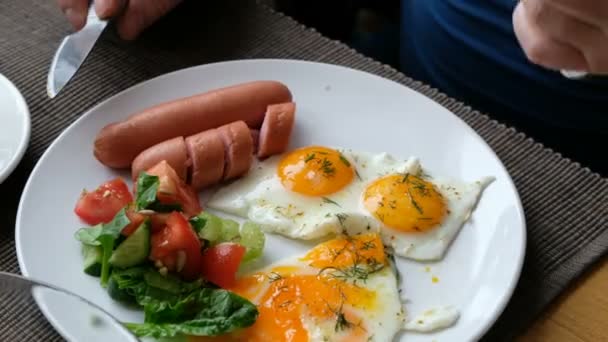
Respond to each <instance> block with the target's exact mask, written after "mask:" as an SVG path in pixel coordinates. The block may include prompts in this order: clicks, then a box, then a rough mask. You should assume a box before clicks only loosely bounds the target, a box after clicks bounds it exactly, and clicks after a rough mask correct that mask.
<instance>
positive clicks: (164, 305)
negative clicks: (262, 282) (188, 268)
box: [125, 288, 258, 338]
mask: <svg viewBox="0 0 608 342" xmlns="http://www.w3.org/2000/svg"><path fill="white" fill-rule="evenodd" d="M144 309H145V313H146V322H145V323H143V324H137V323H126V324H125V326H126V327H127V328H129V329H130V330H131V331H132V332H133V333H134V334H135V335H137V336H140V337H141V336H151V337H155V338H161V337H173V336H176V335H180V334H187V335H196V336H217V335H222V334H226V333H230V332H232V331H235V330H237V329H241V328H245V327H248V326H250V325H252V324H253V323H255V320H256V319H257V316H258V310H257V308H256V306H255V305H254V304H252V303H251V302H249V301H248V300H246V299H244V298H242V297H240V296H238V295H236V294H234V293H232V292H230V291H226V290H222V289H211V288H201V289H199V290H197V291H194V292H192V293H190V294H188V295H187V296H182V297H180V298H178V299H177V300H154V299H153V300H151V301H150V302H149V303H148V304H146V305H145V308H144Z"/></svg>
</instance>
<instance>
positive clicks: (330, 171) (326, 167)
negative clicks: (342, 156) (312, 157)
mask: <svg viewBox="0 0 608 342" xmlns="http://www.w3.org/2000/svg"><path fill="white" fill-rule="evenodd" d="M320 170H321V171H322V172H323V174H325V177H331V176H333V175H334V174H335V173H336V168H335V167H334V164H333V163H332V162H331V161H329V160H328V159H327V158H323V160H322V161H321V168H320Z"/></svg>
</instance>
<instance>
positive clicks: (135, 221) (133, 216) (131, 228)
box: [120, 206, 146, 236]
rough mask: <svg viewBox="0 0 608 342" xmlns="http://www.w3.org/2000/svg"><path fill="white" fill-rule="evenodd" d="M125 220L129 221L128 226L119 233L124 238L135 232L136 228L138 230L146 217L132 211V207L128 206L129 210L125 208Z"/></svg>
mask: <svg viewBox="0 0 608 342" xmlns="http://www.w3.org/2000/svg"><path fill="white" fill-rule="evenodd" d="M127 218H129V221H131V223H129V225H127V226H126V227H124V228H123V229H122V230H121V231H120V233H121V234H122V235H124V236H129V235H131V234H133V233H134V232H135V231H136V230H137V228H139V226H141V224H142V223H144V220H145V219H146V215H144V214H140V213H138V212H136V211H134V210H133V208H132V206H130V207H129V208H127Z"/></svg>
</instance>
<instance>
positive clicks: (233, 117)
mask: <svg viewBox="0 0 608 342" xmlns="http://www.w3.org/2000/svg"><path fill="white" fill-rule="evenodd" d="M291 100H292V96H291V92H290V91H289V89H288V88H287V87H286V86H285V85H284V84H282V83H280V82H275V81H256V82H248V83H243V84H239V85H235V86H231V87H226V88H221V89H217V90H213V91H209V92H206V93H203V94H198V95H193V96H190V97H187V98H181V99H177V100H174V101H170V102H165V103H162V104H159V105H156V106H153V107H150V108H147V109H144V110H143V111H141V112H139V113H136V114H134V115H131V116H130V117H128V118H127V119H125V120H123V121H120V122H115V123H112V124H109V125H107V126H105V127H104V128H103V129H102V130H101V131H100V132H99V133H98V135H97V137H96V138H95V150H94V154H95V157H96V158H97V159H98V160H99V161H100V162H101V163H102V164H104V165H106V166H109V167H113V168H127V167H129V166H130V165H131V162H132V161H133V159H135V157H136V156H137V155H138V154H139V153H140V152H142V151H143V150H145V149H146V148H148V147H150V146H153V145H155V144H158V143H160V142H163V141H165V140H169V139H173V138H176V137H180V136H182V137H186V136H190V135H193V134H197V133H199V132H202V131H205V130H207V129H211V128H217V127H219V126H222V125H225V124H228V123H231V122H234V121H239V120H242V121H244V122H245V123H246V124H247V125H248V126H249V127H251V128H256V129H258V128H260V127H261V125H262V121H263V120H264V116H265V113H266V110H267V107H268V106H269V105H272V104H279V103H284V102H290V101H291Z"/></svg>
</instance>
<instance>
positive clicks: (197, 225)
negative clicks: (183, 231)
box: [190, 215, 207, 234]
mask: <svg viewBox="0 0 608 342" xmlns="http://www.w3.org/2000/svg"><path fill="white" fill-rule="evenodd" d="M206 224H207V219H206V218H204V217H201V216H200V215H199V216H194V217H192V218H191V219H190V225H191V226H192V228H193V229H194V231H195V232H196V234H198V233H200V232H201V230H203V228H204V227H205V225H206Z"/></svg>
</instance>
